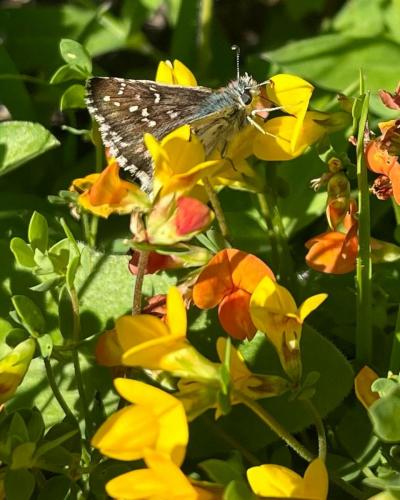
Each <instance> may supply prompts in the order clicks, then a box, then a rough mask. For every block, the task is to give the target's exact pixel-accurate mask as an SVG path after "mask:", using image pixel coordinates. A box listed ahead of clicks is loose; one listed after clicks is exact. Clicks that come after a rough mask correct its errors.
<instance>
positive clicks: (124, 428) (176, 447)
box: [92, 378, 189, 466]
mask: <svg viewBox="0 0 400 500" xmlns="http://www.w3.org/2000/svg"><path fill="white" fill-rule="evenodd" d="M114 385H115V388H116V389H117V391H118V393H119V394H120V395H121V396H122V397H123V398H124V399H126V400H127V401H129V402H130V403H133V404H132V405H129V406H126V407H125V408H122V410H118V411H117V412H116V413H114V414H113V415H111V417H109V418H108V419H107V420H106V421H105V422H104V423H103V424H102V425H101V426H100V428H99V429H98V430H97V432H96V434H95V435H94V436H93V439H92V446H94V447H95V448H98V449H99V450H100V452H101V453H102V454H103V455H106V456H107V457H111V458H115V459H118V460H138V459H140V458H143V457H144V456H145V452H146V450H148V449H151V450H155V451H159V452H163V453H166V454H167V455H168V456H169V457H170V459H171V460H172V462H174V463H175V464H176V465H178V466H180V465H181V464H182V462H183V459H184V456H185V452H186V445H187V443H188V439H189V431H188V424H187V420H186V415H185V410H184V408H183V405H182V403H181V402H180V401H179V400H178V399H176V398H175V397H173V396H171V395H170V394H168V393H166V392H165V391H163V390H161V389H158V388H156V387H153V386H151V385H148V384H145V383H143V382H139V381H137V380H130V379H124V378H117V379H115V380H114Z"/></svg>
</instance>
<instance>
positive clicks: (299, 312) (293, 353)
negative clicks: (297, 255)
mask: <svg viewBox="0 0 400 500" xmlns="http://www.w3.org/2000/svg"><path fill="white" fill-rule="evenodd" d="M326 298H327V294H326V293H320V294H317V295H313V296H312V297H309V298H308V299H306V300H305V301H304V302H303V303H302V304H301V306H300V307H297V305H296V302H295V301H294V298H293V297H292V295H291V294H290V292H289V291H288V290H287V289H286V288H284V287H283V286H281V285H278V283H276V282H275V281H273V280H272V279H271V278H270V277H269V276H266V277H264V278H263V279H262V280H261V281H260V283H259V284H258V285H257V287H256V289H255V290H254V292H253V294H252V296H251V301H250V314H251V319H252V320H253V323H254V324H255V325H256V327H257V328H258V330H260V331H262V332H263V333H265V335H266V336H267V338H268V339H269V341H270V342H271V343H272V344H273V345H274V347H275V349H276V351H277V353H278V355H279V359H280V361H281V364H282V367H283V369H284V370H285V372H286V373H287V375H288V376H289V377H290V378H291V379H292V380H293V381H294V382H295V383H298V382H299V381H300V378H301V373H302V365H301V354H300V339H301V330H302V325H303V322H304V320H305V318H306V317H307V316H308V315H309V314H310V313H311V312H312V311H314V309H316V308H317V307H318V306H320V305H321V304H322V302H324V300H326Z"/></svg>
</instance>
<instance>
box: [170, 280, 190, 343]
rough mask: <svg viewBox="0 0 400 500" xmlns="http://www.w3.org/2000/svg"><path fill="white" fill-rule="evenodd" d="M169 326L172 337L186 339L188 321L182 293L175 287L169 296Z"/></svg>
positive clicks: (171, 289)
mask: <svg viewBox="0 0 400 500" xmlns="http://www.w3.org/2000/svg"><path fill="white" fill-rule="evenodd" d="M167 324H168V328H169V331H170V333H171V335H175V336H177V337H186V328H187V319H186V309H185V304H184V302H183V299H182V295H181V293H180V291H179V290H178V289H177V288H176V287H175V286H174V287H171V288H170V289H169V290H168V295H167Z"/></svg>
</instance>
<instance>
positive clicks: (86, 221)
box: [82, 211, 90, 246]
mask: <svg viewBox="0 0 400 500" xmlns="http://www.w3.org/2000/svg"><path fill="white" fill-rule="evenodd" d="M82 228H83V235H84V238H85V241H86V243H87V244H88V245H89V246H90V224H89V214H88V213H87V212H84V211H82Z"/></svg>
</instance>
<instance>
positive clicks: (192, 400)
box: [176, 337, 289, 421]
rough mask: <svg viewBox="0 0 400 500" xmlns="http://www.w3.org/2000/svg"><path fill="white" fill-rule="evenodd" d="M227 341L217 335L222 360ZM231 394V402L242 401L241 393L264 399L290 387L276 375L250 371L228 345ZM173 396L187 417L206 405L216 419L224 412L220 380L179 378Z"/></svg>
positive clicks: (206, 408)
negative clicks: (180, 403) (229, 351)
mask: <svg viewBox="0 0 400 500" xmlns="http://www.w3.org/2000/svg"><path fill="white" fill-rule="evenodd" d="M226 343H227V340H226V339H225V338H223V337H219V338H218V340H217V352H218V357H219V359H220V361H221V362H223V361H224V360H225V351H226ZM229 376H230V385H231V394H230V404H232V405H235V404H239V403H241V402H242V399H241V395H244V396H246V397H248V398H251V399H263V398H269V397H273V396H279V395H281V394H283V393H284V392H286V391H287V390H288V388H289V384H288V382H287V380H285V379H284V378H282V377H279V376H276V375H262V374H255V373H252V372H251V371H250V370H249V369H248V368H247V366H246V365H245V363H244V360H243V357H242V355H241V354H240V353H239V352H238V351H237V350H236V349H235V348H234V347H233V346H231V358H230V367H229ZM178 388H179V392H178V393H177V394H176V397H177V398H179V399H180V401H182V403H183V405H184V407H185V411H186V414H187V417H188V420H189V421H191V420H194V419H195V418H197V417H198V416H199V415H201V414H202V413H203V412H205V411H206V410H208V409H209V408H216V412H215V418H216V419H217V418H219V417H220V416H221V415H223V414H224V409H223V408H222V407H221V398H220V392H221V383H220V381H219V380H215V381H205V382H199V381H198V380H192V379H188V380H181V381H180V382H179V383H178Z"/></svg>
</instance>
